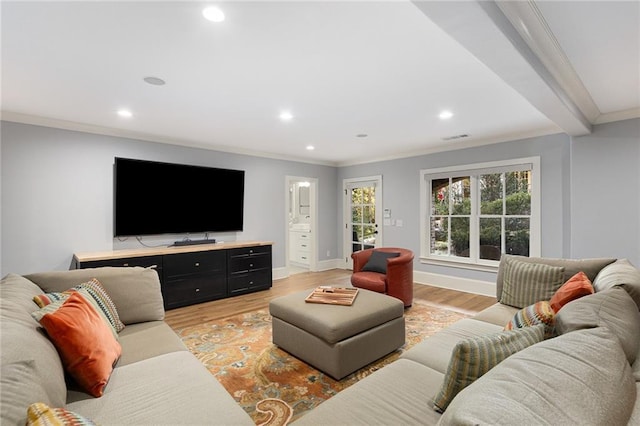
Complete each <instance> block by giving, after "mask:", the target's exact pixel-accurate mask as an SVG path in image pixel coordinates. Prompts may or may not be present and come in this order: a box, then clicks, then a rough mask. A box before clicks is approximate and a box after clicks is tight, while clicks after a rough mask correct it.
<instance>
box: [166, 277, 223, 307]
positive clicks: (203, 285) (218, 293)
mask: <svg viewBox="0 0 640 426" xmlns="http://www.w3.org/2000/svg"><path fill="white" fill-rule="evenodd" d="M226 281H227V280H226V277H225V276H224V275H221V276H218V277H212V276H210V275H203V276H197V277H194V276H190V277H188V278H184V279H173V280H168V281H166V282H165V283H164V284H163V285H162V296H163V298H164V305H165V308H166V309H171V308H177V307H179V306H186V305H191V304H194V303H200V302H206V301H209V300H215V299H220V298H223V297H225V296H226V294H227V285H226V284H227V282H226Z"/></svg>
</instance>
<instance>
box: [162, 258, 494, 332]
mask: <svg viewBox="0 0 640 426" xmlns="http://www.w3.org/2000/svg"><path fill="white" fill-rule="evenodd" d="M350 277H351V271H349V270H344V269H332V270H330V271H323V272H303V273H300V274H295V275H291V276H290V277H288V278H285V279H281V280H277V281H274V282H273V287H271V288H270V289H269V290H264V291H258V292H255V293H250V294H245V295H242V296H236V297H230V298H227V299H221V300H215V301H212V302H206V303H200V304H197V305H192V306H185V307H183V308H177V309H171V310H169V311H167V313H166V318H165V319H166V322H167V323H168V324H169V325H170V326H171V327H172V328H174V329H181V328H184V327H189V326H192V325H197V324H201V323H203V322H208V321H213V320H217V319H220V318H225V317H228V316H231V315H235V314H240V313H243V312H250V311H255V310H258V309H268V307H269V301H270V300H271V299H273V298H275V297H280V296H284V295H287V294H290V293H293V292H297V291H302V290H309V291H311V290H313V289H314V288H316V287H317V286H319V285H335V286H348V285H350V284H349V279H350ZM413 297H414V302H415V301H417V300H419V301H422V302H425V303H428V304H431V305H434V306H439V307H443V308H446V309H451V310H456V311H460V312H464V313H476V312H479V311H481V310H482V309H484V308H486V307H488V306H491V305H493V304H494V303H496V299H495V298H493V297H487V296H480V295H477V294H471V293H463V292H459V291H455V290H448V289H443V288H438V287H433V286H429V285H422V284H415V285H414V288H413ZM408 309H411V308H408Z"/></svg>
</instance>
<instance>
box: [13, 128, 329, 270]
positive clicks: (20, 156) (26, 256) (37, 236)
mask: <svg viewBox="0 0 640 426" xmlns="http://www.w3.org/2000/svg"><path fill="white" fill-rule="evenodd" d="M1 132H2V133H1V137H2V146H1V150H2V157H1V164H2V208H1V215H2V216H1V217H2V226H1V228H2V253H3V257H2V259H1V261H2V264H1V274H2V275H6V274H7V273H9V272H14V273H29V272H36V271H45V270H65V269H68V268H69V265H70V263H71V258H72V255H73V253H75V252H87V251H102V250H112V249H114V248H122V247H131V246H133V247H140V245H139V244H138V243H137V242H136V241H135V239H129V240H127V241H124V242H120V241H118V240H114V239H113V233H112V232H113V162H114V157H128V158H140V159H145V160H155V161H167V162H176V163H185V164H194V165H202V166H213V167H223V168H231V169H239V170H245V215H244V231H243V232H240V233H233V234H223V235H211V237H213V238H216V237H217V238H218V239H223V240H240V241H241V240H267V241H273V242H274V246H273V265H274V267H275V268H277V267H283V266H284V265H285V260H286V258H285V255H286V253H285V251H284V249H285V232H286V229H285V223H284V220H283V218H284V215H285V200H286V194H285V192H284V187H285V186H284V183H285V176H287V175H294V176H309V177H314V178H317V179H318V181H319V185H318V191H319V193H318V196H319V202H320V205H321V206H322V210H321V213H320V217H319V218H318V227H319V230H320V232H318V235H319V249H318V254H319V260H320V261H322V260H327V257H326V252H327V250H329V251H330V252H331V253H333V256H332V257H334V256H335V254H336V253H337V243H336V240H335V233H334V232H333V230H334V229H335V228H336V226H337V225H336V222H335V220H336V217H335V214H334V212H335V211H336V209H337V207H336V202H337V201H336V196H335V193H334V191H333V188H335V186H336V169H335V168H334V167H327V166H319V165H312V164H306V163H298V162H292V161H282V160H273V159H265V158H259V157H252V156H246V155H236V154H229V153H223V152H217V151H210V150H203V149H196V148H187V147H180V146H174V145H167V144H160V143H153V142H146V141H140V140H133V139H125V138H118V137H110V136H101V135H94V134H89V133H83V132H73V131H68V130H60V129H52V128H47V127H40V126H31V125H25V124H17V123H9V122H2V128H1ZM194 202H209V203H213V204H215V202H216V200H215V199H210V200H206V201H203V200H194ZM149 214H162V212H149ZM329 230H330V231H329ZM179 237H180V236H166V235H165V236H158V237H155V238H154V237H145V238H144V241H146V242H147V243H149V244H161V243H168V242H172V241H174V240H176V239H180V238H179ZM192 237H193V236H192Z"/></svg>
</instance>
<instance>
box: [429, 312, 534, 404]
mask: <svg viewBox="0 0 640 426" xmlns="http://www.w3.org/2000/svg"><path fill="white" fill-rule="evenodd" d="M543 339H544V325H542V324H540V325H537V326H532V327H526V328H521V329H517V330H513V331H504V332H501V333H495V334H488V335H486V336H480V337H474V338H471V339H465V340H462V341H460V342H458V344H457V345H456V346H455V348H454V349H453V353H452V354H451V359H450V361H449V366H448V367H447V373H446V374H445V376H444V383H443V384H442V387H441V388H440V391H439V392H438V394H437V396H436V397H435V399H434V408H435V409H436V410H438V411H444V410H446V409H447V406H448V405H449V403H450V402H451V400H452V399H453V398H455V396H456V395H457V394H458V393H459V392H460V391H461V390H462V389H464V388H465V387H467V386H469V385H470V384H471V383H473V382H474V381H476V380H477V379H478V378H480V377H481V376H482V375H483V374H485V373H486V372H487V371H489V370H491V369H492V368H493V367H495V366H496V365H498V364H499V363H500V362H502V361H503V360H505V359H506V358H507V357H509V356H510V355H513V354H514V353H516V352H518V351H521V350H522V349H524V348H526V347H529V346H531V345H534V344H536V343H538V342H541V341H542V340H543Z"/></svg>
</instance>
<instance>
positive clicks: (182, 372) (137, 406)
mask: <svg viewBox="0 0 640 426" xmlns="http://www.w3.org/2000/svg"><path fill="white" fill-rule="evenodd" d="M125 330H126V329H125ZM65 408H66V409H68V410H71V411H74V412H76V413H80V414H82V415H83V416H86V417H88V418H90V419H92V420H93V421H95V422H96V423H98V424H102V425H109V424H111V425H200V424H219V425H248V426H250V425H253V426H255V423H254V422H253V420H252V419H251V417H250V416H249V414H247V413H246V412H245V411H244V410H243V409H242V407H241V406H240V404H238V403H237V402H236V401H235V400H234V399H233V397H232V396H231V394H229V392H227V390H226V389H225V388H224V387H223V386H222V385H221V384H220V382H218V381H217V380H216V379H215V377H214V376H213V374H211V373H210V372H209V371H208V370H207V368H206V367H205V366H204V365H203V364H202V362H200V361H199V360H198V359H197V358H196V357H194V356H193V355H192V354H191V353H190V352H186V351H180V352H172V353H168V354H164V355H159V356H155V357H153V358H149V359H146V360H143V361H140V362H136V363H133V364H129V365H125V366H122V367H120V366H118V367H117V368H116V369H115V370H114V371H113V374H112V375H111V380H110V382H109V386H107V387H106V389H105V391H104V395H102V397H100V398H91V397H90V396H88V395H87V394H84V393H78V392H75V391H73V390H72V391H70V392H69V403H68V404H67V405H66V406H65Z"/></svg>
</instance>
